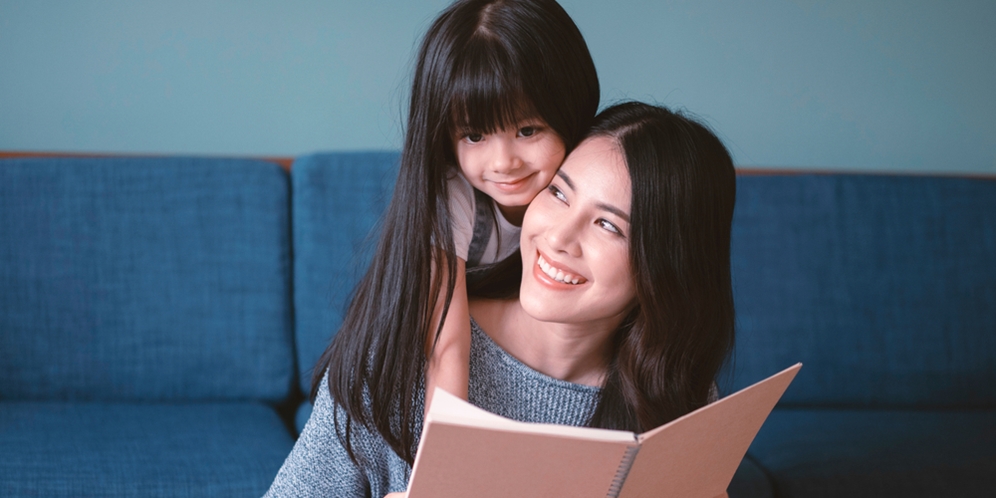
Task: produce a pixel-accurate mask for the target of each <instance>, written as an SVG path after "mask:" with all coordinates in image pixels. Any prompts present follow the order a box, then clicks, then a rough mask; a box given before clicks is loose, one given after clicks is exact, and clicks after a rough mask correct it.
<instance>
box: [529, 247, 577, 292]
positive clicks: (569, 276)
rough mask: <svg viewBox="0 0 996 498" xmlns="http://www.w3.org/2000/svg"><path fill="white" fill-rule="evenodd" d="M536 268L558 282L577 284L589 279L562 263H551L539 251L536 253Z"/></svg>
mask: <svg viewBox="0 0 996 498" xmlns="http://www.w3.org/2000/svg"><path fill="white" fill-rule="evenodd" d="M536 268H538V269H539V270H540V271H541V272H542V273H543V274H544V275H546V276H548V277H550V278H551V279H553V280H554V281H556V282H557V283H561V284H568V285H571V286H575V285H579V284H583V283H585V282H587V281H588V280H587V279H586V278H584V277H582V276H580V275H577V274H576V273H574V272H573V271H571V270H570V269H565V268H564V267H563V266H562V265H560V264H551V263H550V262H548V261H547V260H546V258H544V257H543V254H542V253H539V252H537V255H536Z"/></svg>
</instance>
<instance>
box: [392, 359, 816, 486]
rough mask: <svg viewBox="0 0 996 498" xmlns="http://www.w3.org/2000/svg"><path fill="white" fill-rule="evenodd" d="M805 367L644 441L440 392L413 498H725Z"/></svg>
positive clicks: (729, 398)
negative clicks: (524, 417)
mask: <svg viewBox="0 0 996 498" xmlns="http://www.w3.org/2000/svg"><path fill="white" fill-rule="evenodd" d="M801 367H802V364H801V363H797V364H795V365H794V366H792V367H790V368H788V369H785V370H783V371H782V372H780V373H777V374H775V375H773V376H771V377H769V378H767V379H765V380H763V381H761V382H758V383H757V384H754V385H752V386H750V387H747V388H744V389H742V390H740V391H738V392H736V393H734V394H731V395H729V396H727V397H725V398H723V399H721V400H718V401H716V402H714V403H711V404H709V405H706V406H704V407H702V408H699V409H698V410H695V411H693V412H691V413H689V414H687V415H685V416H683V417H680V418H677V419H675V420H673V421H671V422H669V423H667V424H664V425H662V426H660V427H658V428H656V429H653V430H651V431H649V432H645V433H643V434H634V433H632V432H627V431H614V430H607V429H595V428H590V427H570V426H562V425H553V424H533V423H526V422H517V421H514V420H510V419H507V418H504V417H500V416H498V415H495V414H492V413H489V412H487V411H485V410H482V409H480V408H477V407H475V406H473V405H471V404H470V403H467V402H466V401H463V400H461V399H459V398H457V397H455V396H453V395H451V394H449V393H447V392H446V391H443V390H441V389H437V390H436V391H435V393H434V394H433V397H432V406H431V407H430V408H429V413H428V415H427V417H426V422H425V424H424V426H423V429H422V438H421V441H420V443H419V448H418V455H417V456H416V458H415V466H414V468H413V470H412V476H411V480H410V481H409V483H408V498H429V497H433V498H447V497H453V498H457V497H459V498H464V497H475V498H487V497H495V498H498V497H516V498H530V497H536V498H540V497H542V498H547V497H551V496H570V497H579V498H583V497H589V496H590V497H592V498H603V497H622V498H635V497H642V496H646V497H655V498H656V497H680V498H714V497H717V496H724V495H725V493H726V488H727V486H729V484H730V480H731V479H733V473H734V472H736V470H737V467H738V466H739V465H740V461H741V460H742V459H743V457H744V455H745V454H746V453H747V448H748V447H749V446H750V443H751V441H753V440H754V436H755V435H756V434H757V431H758V429H760V428H761V424H763V423H764V420H765V419H766V418H767V417H768V413H770V412H771V409H772V408H774V406H775V403H777V402H778V400H779V398H781V396H782V393H784V392H785V389H786V388H787V387H788V385H789V383H791V382H792V379H793V378H795V374H796V372H798V371H799V369H800V368H801Z"/></svg>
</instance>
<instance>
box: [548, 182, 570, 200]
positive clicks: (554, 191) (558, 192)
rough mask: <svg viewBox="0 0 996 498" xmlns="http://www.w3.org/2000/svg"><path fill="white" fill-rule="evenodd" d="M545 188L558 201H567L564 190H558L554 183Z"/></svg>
mask: <svg viewBox="0 0 996 498" xmlns="http://www.w3.org/2000/svg"><path fill="white" fill-rule="evenodd" d="M546 189H547V190H548V191H550V194H552V195H553V196H554V197H556V198H557V200H559V201H560V202H563V203H566V202H567V196H566V195H564V192H563V191H562V190H560V189H559V188H557V186H556V185H550V186H549V187H547V188H546Z"/></svg>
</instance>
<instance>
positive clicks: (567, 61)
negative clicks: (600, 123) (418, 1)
mask: <svg viewBox="0 0 996 498" xmlns="http://www.w3.org/2000/svg"><path fill="white" fill-rule="evenodd" d="M598 99H599V88H598V78H597V75H596V73H595V66H594V63H593V62H592V59H591V55H590V54H589V52H588V48H587V45H586V44H585V42H584V39H583V37H582V36H581V33H580V31H579V30H578V28H577V26H575V24H574V22H573V21H572V20H571V19H570V17H569V16H568V15H567V13H566V12H565V11H564V10H563V8H562V7H561V6H560V5H558V4H557V3H556V2H555V1H554V0H459V1H457V2H455V3H454V4H453V5H451V6H450V7H449V8H448V9H446V10H445V11H444V12H443V13H442V14H440V16H439V17H438V18H437V19H436V20H435V22H434V23H433V24H432V26H431V27H430V28H429V31H428V33H427V34H426V35H425V39H424V40H423V42H422V45H421V48H420V50H419V53H418V59H417V65H416V67H415V75H414V81H413V84H412V92H411V100H410V110H409V114H408V125H407V129H406V135H405V144H404V149H403V151H402V156H401V167H400V171H399V173H398V179H397V184H396V186H395V190H394V195H393V198H392V200H391V204H390V206H389V207H388V209H387V213H386V215H385V218H384V221H383V227H382V229H383V233H382V235H381V239H380V242H379V244H378V246H377V252H376V254H375V256H374V259H373V262H372V263H371V266H370V268H369V269H368V271H367V273H366V275H365V276H364V277H363V279H362V280H361V281H360V283H359V285H358V287H357V289H356V292H355V295H354V297H353V301H352V302H351V304H350V306H349V309H348V311H347V313H346V316H345V319H344V321H343V324H342V327H341V328H340V330H339V332H338V333H337V334H336V336H335V338H334V340H333V341H332V343H331V345H330V346H329V348H328V349H326V351H325V352H324V353H323V354H322V357H321V359H320V360H319V363H318V365H317V366H316V368H315V378H314V379H313V383H312V386H313V387H312V393H311V394H312V399H314V398H315V396H316V395H317V393H318V389H319V386H320V384H321V381H322V377H323V376H326V375H327V378H328V386H329V393H330V394H331V397H332V399H333V400H335V402H336V403H337V404H338V405H339V406H340V407H341V409H342V410H343V411H344V414H345V415H346V417H345V418H346V420H345V421H344V430H337V432H338V434H337V436H338V437H339V438H340V439H341V440H342V441H343V443H344V445H345V446H346V448H347V450H348V452H349V454H350V457H351V458H355V457H356V455H355V453H354V450H353V448H352V446H351V445H350V442H349V438H348V434H349V432H350V430H349V426H350V424H352V423H353V422H357V423H360V424H362V425H363V426H364V427H366V428H368V429H369V430H371V431H374V432H377V433H379V434H380V435H381V436H382V437H383V439H384V440H385V441H386V442H387V443H388V444H389V445H390V447H391V448H392V449H393V450H394V452H395V453H397V454H398V455H399V456H400V457H401V458H402V459H403V460H405V461H407V462H408V463H409V464H411V463H412V462H413V460H414V452H415V440H416V437H417V435H418V427H420V426H421V424H420V419H421V415H422V413H421V412H422V410H423V407H427V406H428V402H429V396H430V395H431V392H432V388H433V387H434V386H439V387H442V388H444V389H446V390H448V391H451V392H453V393H454V394H457V395H459V396H462V397H464V398H466V397H467V381H468V370H469V355H470V320H469V312H468V309H467V293H466V284H467V278H468V276H470V277H471V278H473V277H476V276H478V275H480V274H481V273H486V270H487V267H488V265H489V264H491V263H495V262H498V261H500V260H501V259H503V258H504V257H506V256H508V255H509V254H512V253H514V252H515V251H516V249H517V248H518V241H519V233H518V225H520V224H521V221H522V216H523V213H524V212H525V208H526V206H527V205H528V204H529V202H530V201H531V200H532V199H533V197H535V195H536V194H537V193H538V192H539V191H540V190H542V189H543V188H545V187H546V185H547V184H548V183H549V181H550V180H551V178H552V176H553V175H554V173H555V172H556V170H557V168H558V167H559V166H560V163H561V162H562V161H563V159H564V157H565V154H566V153H567V152H569V151H570V150H571V149H573V148H574V146H575V145H577V143H578V141H579V140H580V139H581V138H582V136H583V135H584V133H585V132H586V130H587V129H588V126H589V125H590V123H591V121H592V118H593V117H594V115H595V112H596V110H597V107H598ZM375 366H376V367H375ZM423 379H425V382H424V383H423ZM423 392H424V393H425V399H424V402H423V399H422V393H423Z"/></svg>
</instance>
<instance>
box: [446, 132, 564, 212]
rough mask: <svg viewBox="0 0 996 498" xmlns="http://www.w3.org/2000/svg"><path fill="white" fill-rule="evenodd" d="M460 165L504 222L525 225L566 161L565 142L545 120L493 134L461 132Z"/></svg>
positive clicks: (455, 135)
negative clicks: (530, 208) (540, 194)
mask: <svg viewBox="0 0 996 498" xmlns="http://www.w3.org/2000/svg"><path fill="white" fill-rule="evenodd" d="M452 138H453V143H454V149H455V151H454V152H455V154H456V159H457V163H458V164H459V165H460V171H461V172H462V173H463V175H464V177H466V178H467V181H469V182H470V184H471V185H473V186H474V188H476V189H477V190H480V191H481V192H484V193H485V194H487V195H488V197H491V198H492V199H494V201H495V204H497V206H498V209H499V210H500V211H501V212H502V214H503V215H504V216H505V219H507V220H508V221H510V222H511V223H512V224H515V225H519V224H521V223H522V215H523V214H524V213H525V210H526V206H527V205H528V204H529V203H530V202H531V201H532V200H533V198H534V197H536V194H537V193H538V192H539V191H541V190H543V188H544V187H546V186H547V184H549V183H550V180H552V179H553V175H554V173H556V171H557V168H559V167H560V163H562V162H563V161H564V155H565V153H566V148H565V146H564V141H563V140H562V139H561V138H560V135H558V134H557V132H555V131H554V130H553V129H552V128H550V127H549V126H548V125H547V124H546V123H544V122H543V121H542V120H539V119H536V118H532V119H527V120H524V121H522V122H520V123H519V124H517V125H515V127H513V128H510V129H503V130H499V131H496V132H494V133H474V132H467V131H461V130H456V131H454V132H453V137H452Z"/></svg>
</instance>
